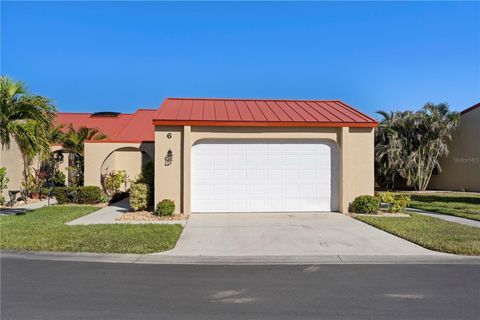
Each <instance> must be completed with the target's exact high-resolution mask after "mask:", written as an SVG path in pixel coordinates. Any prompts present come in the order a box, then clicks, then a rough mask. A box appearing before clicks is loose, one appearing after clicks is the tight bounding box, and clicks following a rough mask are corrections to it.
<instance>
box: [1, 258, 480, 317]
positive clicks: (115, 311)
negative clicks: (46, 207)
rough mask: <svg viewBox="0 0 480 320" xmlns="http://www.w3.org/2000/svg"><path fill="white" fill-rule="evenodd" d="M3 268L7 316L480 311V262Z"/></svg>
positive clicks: (32, 264) (11, 262)
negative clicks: (469, 263)
mask: <svg viewBox="0 0 480 320" xmlns="http://www.w3.org/2000/svg"><path fill="white" fill-rule="evenodd" d="M1 267H2V269H1V312H2V314H1V319H2V320H7V319H28V320H32V319H49V320H53V319H62V320H65V319H129V320H130V319H196V320H198V319H200V320H201V319H209V320H213V319H275V320H279V319H369V320H371V319H435V320H438V319H479V317H480V266H479V265H310V266H298V265H296V266H278V265H277V266H199V265H146V264H143V265H142V264H122V263H118V264H115V263H95V262H65V261H42V260H23V259H16V258H4V259H2V261H1Z"/></svg>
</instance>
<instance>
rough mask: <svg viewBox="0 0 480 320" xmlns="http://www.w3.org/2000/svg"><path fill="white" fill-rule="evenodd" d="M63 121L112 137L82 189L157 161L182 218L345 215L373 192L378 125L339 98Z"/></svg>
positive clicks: (189, 105) (183, 102) (96, 151)
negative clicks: (199, 214) (243, 214)
mask: <svg viewBox="0 0 480 320" xmlns="http://www.w3.org/2000/svg"><path fill="white" fill-rule="evenodd" d="M56 121H57V123H63V124H66V125H72V126H73V127H75V128H78V127H80V126H86V127H91V128H97V129H99V130H100V131H101V132H102V133H105V134H106V135H107V136H108V139H105V140H100V141H87V142H86V143H85V179H84V182H85V185H97V186H100V179H101V175H102V174H103V173H106V172H109V171H112V170H126V171H127V174H128V175H129V177H130V178H132V179H133V178H135V177H136V176H137V175H138V173H139V172H140V169H141V167H142V165H144V164H145V163H146V162H148V161H150V160H152V159H155V157H156V159H155V160H156V161H155V203H157V202H159V201H161V200H162V199H172V200H174V201H175V203H176V212H177V213H187V214H188V213H192V212H265V211H272V212H281V211H283V212H285V211H287V212H288V211H291V212H296V211H297V212H298V211H341V212H347V211H348V206H349V204H350V203H351V201H353V199H354V198H355V197H356V196H358V195H363V194H370V195H372V194H373V190H374V168H373V163H374V161H373V157H374V152H373V149H374V128H375V127H376V126H377V122H376V120H374V119H372V118H370V117H368V116H367V115H365V114H362V113H361V112H359V111H357V110H355V109H354V108H352V107H350V106H348V105H346V104H345V103H343V102H341V101H338V100H328V101H327V100H251V99H181V98H169V99H166V100H165V101H164V102H163V104H162V106H161V107H160V109H159V110H150V109H139V110H138V111H137V112H135V113H134V114H116V113H97V114H89V113H59V114H58V116H57V120H56ZM59 148H61V146H52V150H58V149H59ZM2 152H3V151H2ZM2 157H3V156H2ZM2 161H3V160H2ZM9 161H10V160H9ZM65 161H67V157H65V160H64V162H65ZM2 163H3V162H2ZM7 170H9V176H10V174H11V172H10V171H11V170H10V169H7ZM20 175H21V172H20ZM9 188H11V187H10V185H9Z"/></svg>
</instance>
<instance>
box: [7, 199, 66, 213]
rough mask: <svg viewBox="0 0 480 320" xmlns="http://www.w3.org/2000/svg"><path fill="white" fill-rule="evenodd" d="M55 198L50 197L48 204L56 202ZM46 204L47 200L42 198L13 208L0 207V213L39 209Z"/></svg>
mask: <svg viewBox="0 0 480 320" xmlns="http://www.w3.org/2000/svg"><path fill="white" fill-rule="evenodd" d="M56 203H57V200H55V199H50V204H56ZM47 205H48V200H42V201H38V202H34V203H28V204H25V205H23V206H18V207H13V208H2V209H0V214H22V213H25V212H27V211H31V210H35V209H40V208H43V207H45V206H47Z"/></svg>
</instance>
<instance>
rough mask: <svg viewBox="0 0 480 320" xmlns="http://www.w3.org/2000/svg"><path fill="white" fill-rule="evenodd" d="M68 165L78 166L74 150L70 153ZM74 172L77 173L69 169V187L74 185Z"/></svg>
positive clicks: (71, 166)
mask: <svg viewBox="0 0 480 320" xmlns="http://www.w3.org/2000/svg"><path fill="white" fill-rule="evenodd" d="M68 166H69V167H70V168H76V162H75V154H74V153H73V152H70V153H69V154H68ZM74 174H76V173H75V172H74V171H73V170H68V187H71V186H73V181H74Z"/></svg>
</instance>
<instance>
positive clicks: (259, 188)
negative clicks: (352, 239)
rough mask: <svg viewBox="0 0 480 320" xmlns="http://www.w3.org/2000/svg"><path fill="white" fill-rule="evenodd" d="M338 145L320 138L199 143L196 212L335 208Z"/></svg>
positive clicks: (195, 170) (195, 158)
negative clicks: (334, 146) (312, 139)
mask: <svg viewBox="0 0 480 320" xmlns="http://www.w3.org/2000/svg"><path fill="white" fill-rule="evenodd" d="M335 150H336V149H335V148H332V147H331V146H330V144H328V143H325V142H322V141H315V140H314V141H311V140H305V141H304V140H293V141H291V142H289V141H285V140H238V141H237V140H234V141H232V140H228V141H223V140H219V141H214V140H210V141H205V142H200V143H197V144H195V145H194V146H193V147H192V171H191V172H192V181H191V183H192V190H191V192H192V212H294V211H336V210H338V208H337V207H338V198H337V189H338V188H337V161H336V154H332V152H333V153H335V152H336V151H335ZM332 158H333V160H332Z"/></svg>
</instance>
